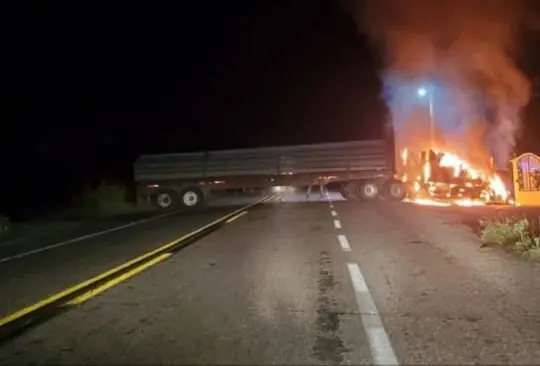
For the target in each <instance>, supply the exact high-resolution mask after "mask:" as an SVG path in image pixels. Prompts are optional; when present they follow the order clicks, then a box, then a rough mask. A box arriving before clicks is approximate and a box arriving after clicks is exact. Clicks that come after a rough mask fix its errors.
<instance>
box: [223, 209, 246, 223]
mask: <svg viewBox="0 0 540 366" xmlns="http://www.w3.org/2000/svg"><path fill="white" fill-rule="evenodd" d="M247 213H248V212H247V211H244V212H240V213H239V214H238V215H236V216H233V217H231V218H230V219H228V220H227V221H225V222H226V223H227V224H230V223H231V222H233V221H234V220H236V219H237V218H239V217H242V216H244V215H245V214H247Z"/></svg>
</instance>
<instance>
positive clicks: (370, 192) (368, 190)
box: [358, 180, 381, 201]
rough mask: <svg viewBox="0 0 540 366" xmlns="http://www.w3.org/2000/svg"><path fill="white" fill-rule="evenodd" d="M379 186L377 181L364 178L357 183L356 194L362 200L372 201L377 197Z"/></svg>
mask: <svg viewBox="0 0 540 366" xmlns="http://www.w3.org/2000/svg"><path fill="white" fill-rule="evenodd" d="M380 191H381V189H380V187H379V184H378V183H377V181H374V180H365V181H361V182H359V183H358V196H360V198H361V199H362V200H363V201H373V200H375V199H377V198H378V197H379V194H380Z"/></svg>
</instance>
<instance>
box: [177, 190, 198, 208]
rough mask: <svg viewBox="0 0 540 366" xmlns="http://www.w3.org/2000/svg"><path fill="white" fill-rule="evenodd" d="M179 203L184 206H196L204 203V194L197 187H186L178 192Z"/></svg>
mask: <svg viewBox="0 0 540 366" xmlns="http://www.w3.org/2000/svg"><path fill="white" fill-rule="evenodd" d="M180 203H181V205H182V206H183V207H185V208H196V207H200V206H202V205H203V204H204V195H203V193H202V192H201V190H200V189H199V188H197V187H188V188H185V189H184V190H182V192H181V193H180Z"/></svg>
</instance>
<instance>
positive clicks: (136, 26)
mask: <svg viewBox="0 0 540 366" xmlns="http://www.w3.org/2000/svg"><path fill="white" fill-rule="evenodd" d="M111 3H114V4H118V5H116V8H115V7H114V6H112V5H110V4H111ZM195 3H196V4H198V5H194V4H195ZM51 4H56V5H51ZM88 4H90V3H88ZM127 4H128V3H127V2H118V3H117V2H109V3H107V6H101V7H98V6H97V5H96V6H94V7H85V8H83V7H82V5H81V3H79V2H70V3H67V2H65V3H64V2H62V3H60V2H34V3H32V2H26V3H25V2H16V1H13V2H11V3H5V4H3V5H4V8H3V12H2V22H1V23H2V25H1V26H2V27H3V31H4V35H5V36H4V37H3V45H2V48H3V53H2V54H3V57H2V58H3V61H4V66H3V76H4V77H3V81H2V84H3V87H4V90H5V91H6V94H7V95H4V105H5V106H6V110H5V111H6V114H5V116H4V118H3V121H2V122H3V123H2V131H1V135H0V136H1V137H0V138H1V141H0V142H1V148H2V154H1V160H2V161H1V164H2V179H1V181H2V183H1V184H2V187H1V188H2V192H4V194H3V195H2V198H1V201H2V202H1V205H2V206H1V207H3V209H2V210H0V211H4V212H7V213H13V214H15V213H16V212H18V211H20V210H26V211H28V210H29V209H30V210H36V211H37V210H38V207H46V206H49V205H51V204H52V203H62V202H65V201H66V200H67V199H68V198H69V197H70V196H71V195H72V194H73V193H74V192H76V191H77V190H79V189H80V187H81V186H82V185H84V184H87V183H96V182H98V181H99V180H101V179H104V178H106V179H109V180H117V181H125V182H128V181H129V180H130V179H131V168H132V163H133V160H134V159H135V158H136V157H137V156H138V155H140V154H142V153H166V152H182V151H190V150H202V149H224V148H238V147H257V146H264V145H279V144H296V143H317V142H326V141H344V140H356V139H369V138H377V137H380V136H381V133H382V132H381V131H382V124H383V121H384V119H385V117H384V116H385V113H386V110H385V107H384V105H383V102H382V101H381V100H380V98H379V95H380V93H381V91H380V82H379V80H378V70H379V69H380V61H379V60H377V57H376V55H374V54H373V52H371V51H370V49H369V48H368V45H367V42H366V40H365V39H363V38H362V37H361V36H360V35H359V33H358V31H357V29H356V28H355V24H354V23H353V20H352V18H350V17H349V16H348V14H346V13H345V12H344V11H343V10H342V9H340V8H339V7H338V6H337V3H336V2H335V1H329V0H328V1H322V0H305V1H302V0H298V1H280V0H272V1H262V0H261V1H256V0H251V1H247V0H246V1H234V2H232V1H226V2H225V1H223V2H220V1H215V2H183V1H182V2H180V1H178V2H167V3H166V4H169V5H167V6H164V5H163V4H162V5H159V6H158V5H154V4H157V2H152V3H151V4H153V5H152V6H148V5H146V6H142V5H140V6H138V5H136V4H137V3H135V2H133V3H131V2H130V3H129V5H127ZM147 4H150V3H147Z"/></svg>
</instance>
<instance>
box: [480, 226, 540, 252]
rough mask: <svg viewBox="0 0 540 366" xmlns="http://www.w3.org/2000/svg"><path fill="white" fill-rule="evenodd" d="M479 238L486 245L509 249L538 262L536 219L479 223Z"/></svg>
mask: <svg viewBox="0 0 540 366" xmlns="http://www.w3.org/2000/svg"><path fill="white" fill-rule="evenodd" d="M481 226H482V231H481V238H482V241H483V242H484V244H486V245H498V246H502V247H505V248H509V249H511V250H513V251H515V252H518V253H520V254H522V255H524V256H527V257H529V258H532V259H536V260H540V235H539V233H540V231H539V221H538V219H531V218H527V217H504V218H494V219H488V220H482V221H481Z"/></svg>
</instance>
